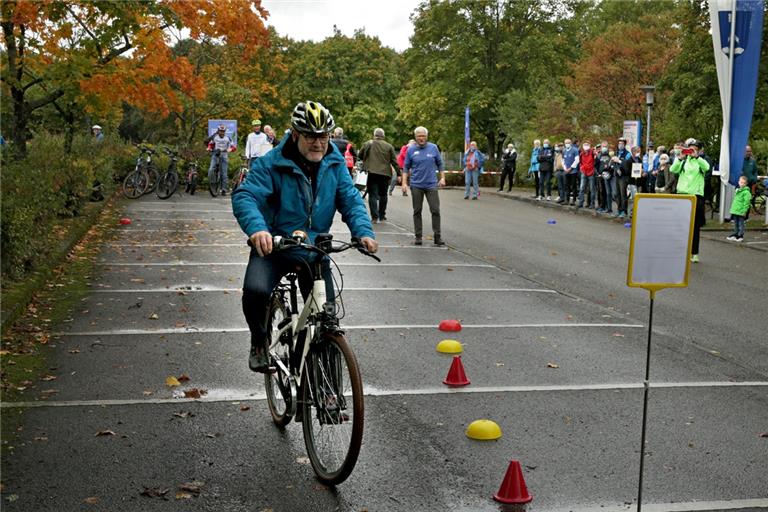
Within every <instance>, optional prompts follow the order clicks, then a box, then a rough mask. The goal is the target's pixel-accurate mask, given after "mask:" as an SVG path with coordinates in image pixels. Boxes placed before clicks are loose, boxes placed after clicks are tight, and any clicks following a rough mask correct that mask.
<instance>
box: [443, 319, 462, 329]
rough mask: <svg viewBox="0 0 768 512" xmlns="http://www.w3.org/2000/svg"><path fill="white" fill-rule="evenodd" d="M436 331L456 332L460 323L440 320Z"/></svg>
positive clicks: (459, 327)
mask: <svg viewBox="0 0 768 512" xmlns="http://www.w3.org/2000/svg"><path fill="white" fill-rule="evenodd" d="M438 329H440V330H441V331H444V332H458V331H460V330H461V323H460V322H459V321H458V320H441V321H440V325H439V326H438Z"/></svg>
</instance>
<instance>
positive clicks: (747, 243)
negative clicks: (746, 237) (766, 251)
mask: <svg viewBox="0 0 768 512" xmlns="http://www.w3.org/2000/svg"><path fill="white" fill-rule="evenodd" d="M757 244H768V242H746V245H757Z"/></svg>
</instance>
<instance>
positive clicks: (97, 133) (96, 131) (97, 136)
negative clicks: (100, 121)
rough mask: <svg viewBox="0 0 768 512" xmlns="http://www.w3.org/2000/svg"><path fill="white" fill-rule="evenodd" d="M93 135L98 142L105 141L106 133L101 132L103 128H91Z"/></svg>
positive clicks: (94, 126)
mask: <svg viewBox="0 0 768 512" xmlns="http://www.w3.org/2000/svg"><path fill="white" fill-rule="evenodd" d="M91 134H92V135H93V138H94V140H95V141H96V142H101V141H103V140H104V132H102V131H101V126H99V125H97V124H95V125H93V126H92V127H91Z"/></svg>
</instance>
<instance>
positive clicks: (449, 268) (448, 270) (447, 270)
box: [445, 267, 453, 272]
mask: <svg viewBox="0 0 768 512" xmlns="http://www.w3.org/2000/svg"><path fill="white" fill-rule="evenodd" d="M445 270H446V272H453V269H452V268H451V267H448V268H446V269H445Z"/></svg>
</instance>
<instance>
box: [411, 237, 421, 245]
mask: <svg viewBox="0 0 768 512" xmlns="http://www.w3.org/2000/svg"><path fill="white" fill-rule="evenodd" d="M421 244H422V242H421V238H417V239H416V240H414V241H413V245H421Z"/></svg>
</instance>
